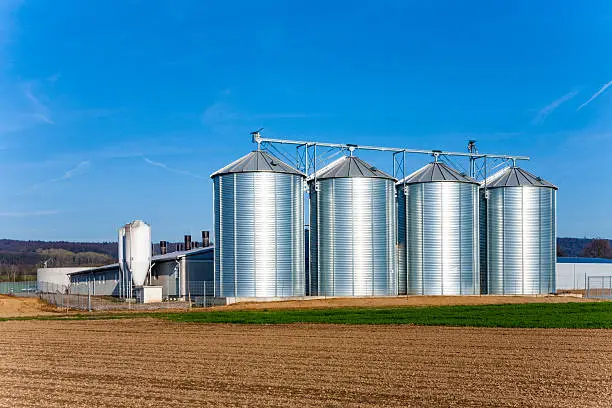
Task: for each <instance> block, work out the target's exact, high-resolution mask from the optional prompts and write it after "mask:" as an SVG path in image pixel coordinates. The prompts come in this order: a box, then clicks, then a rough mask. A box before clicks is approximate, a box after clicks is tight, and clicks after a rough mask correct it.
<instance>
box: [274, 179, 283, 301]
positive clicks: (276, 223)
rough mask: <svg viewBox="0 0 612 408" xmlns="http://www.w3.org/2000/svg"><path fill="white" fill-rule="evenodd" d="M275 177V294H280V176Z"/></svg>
mask: <svg viewBox="0 0 612 408" xmlns="http://www.w3.org/2000/svg"><path fill="white" fill-rule="evenodd" d="M279 177H281V176H276V177H274V218H273V220H274V295H275V296H278V249H279V244H278V222H277V221H278V198H279V197H278V178H279Z"/></svg>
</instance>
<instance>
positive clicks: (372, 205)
mask: <svg viewBox="0 0 612 408" xmlns="http://www.w3.org/2000/svg"><path fill="white" fill-rule="evenodd" d="M373 189H374V179H370V217H371V218H372V226H371V227H370V233H371V237H370V250H371V251H372V295H374V285H375V279H376V267H375V264H374V247H375V244H374V222H376V219H375V217H374V214H375V213H374V194H373ZM386 239H389V237H387V234H385V240H386ZM385 244H386V242H385ZM387 275H388V274H387ZM387 284H388V283H387Z"/></svg>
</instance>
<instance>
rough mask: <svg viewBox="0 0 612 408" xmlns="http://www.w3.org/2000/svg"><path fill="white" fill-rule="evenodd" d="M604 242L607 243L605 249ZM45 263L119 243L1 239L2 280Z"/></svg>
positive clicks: (106, 254) (578, 244)
mask: <svg viewBox="0 0 612 408" xmlns="http://www.w3.org/2000/svg"><path fill="white" fill-rule="evenodd" d="M598 241H600V242H599V244H600V248H599V249H597V250H595V251H594V250H592V249H591V250H590V251H585V247H586V246H587V245H589V244H592V242H593V240H592V239H589V238H558V239H557V254H558V255H559V256H571V257H579V256H590V257H594V256H599V257H605V258H612V241H608V240H598ZM604 241H605V242H604ZM602 242H603V243H604V244H606V245H604V247H603V248H602V247H601V244H602ZM607 243H611V245H607ZM175 248H176V243H169V244H168V251H174V250H175ZM153 253H154V254H156V253H159V245H158V244H154V245H153ZM595 254H599V255H595ZM45 261H46V262H47V266H49V267H63V266H83V267H86V266H100V265H107V264H110V263H113V262H117V243H116V242H69V241H19V240H12V239H0V281H2V280H19V279H26V278H32V277H34V276H35V275H36V268H38V267H41V266H42V265H43V262H45Z"/></svg>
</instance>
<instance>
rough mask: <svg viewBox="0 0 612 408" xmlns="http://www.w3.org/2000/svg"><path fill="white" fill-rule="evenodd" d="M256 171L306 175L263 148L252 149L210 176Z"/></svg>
mask: <svg viewBox="0 0 612 408" xmlns="http://www.w3.org/2000/svg"><path fill="white" fill-rule="evenodd" d="M258 171H266V172H272V173H286V174H296V175H299V176H303V177H306V176H305V174H304V173H302V172H301V171H299V170H297V169H295V168H293V167H291V166H290V165H288V164H287V163H285V162H283V161H282V160H280V159H278V158H277V157H274V156H272V155H271V154H270V153H268V152H265V151H263V150H254V151H252V152H251V153H249V154H247V155H246V156H244V157H241V158H240V159H238V160H236V161H235V162H233V163H231V164H228V165H227V166H225V167H223V168H222V169H219V170H217V171H216V172H214V173H213V174H212V175H211V176H210V177H216V176H220V175H222V174H232V173H252V172H258Z"/></svg>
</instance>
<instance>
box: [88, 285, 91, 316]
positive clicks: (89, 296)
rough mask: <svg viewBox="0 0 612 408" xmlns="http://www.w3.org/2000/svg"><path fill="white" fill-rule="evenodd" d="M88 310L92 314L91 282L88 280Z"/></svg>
mask: <svg viewBox="0 0 612 408" xmlns="http://www.w3.org/2000/svg"><path fill="white" fill-rule="evenodd" d="M87 310H89V311H90V312H91V280H89V279H88V280H87Z"/></svg>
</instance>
